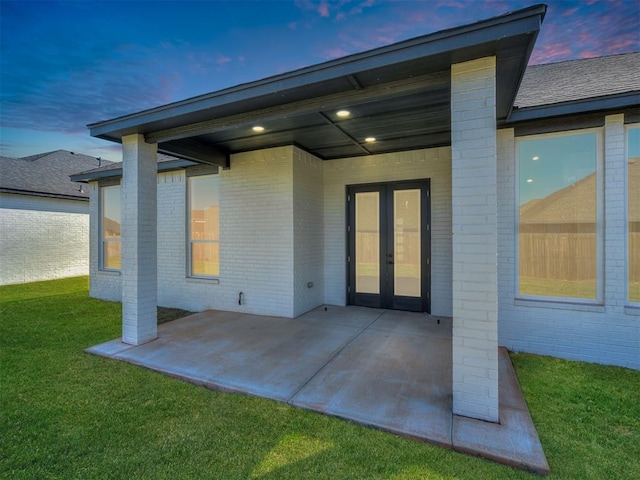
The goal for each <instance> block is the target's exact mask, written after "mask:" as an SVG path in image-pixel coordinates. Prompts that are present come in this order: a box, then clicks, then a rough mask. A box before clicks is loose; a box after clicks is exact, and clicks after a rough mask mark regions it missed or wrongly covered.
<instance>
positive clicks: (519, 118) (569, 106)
mask: <svg viewBox="0 0 640 480" xmlns="http://www.w3.org/2000/svg"><path fill="white" fill-rule="evenodd" d="M638 105H640V92H637V91H636V92H628V93H617V94H615V95H607V96H603V97H595V98H585V99H582V100H573V101H570V102H562V103H554V104H551V105H539V106H535V107H526V108H521V109H514V110H513V111H512V112H511V115H510V116H509V118H508V119H507V121H506V122H505V125H511V124H513V123H518V122H527V121H531V120H540V119H542V118H550V117H561V116H568V115H577V114H581V113H589V112H600V111H606V110H618V109H622V108H629V107H636V106H638Z"/></svg>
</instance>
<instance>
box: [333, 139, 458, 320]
mask: <svg viewBox="0 0 640 480" xmlns="http://www.w3.org/2000/svg"><path fill="white" fill-rule="evenodd" d="M426 178H430V179H431V313H432V314H434V315H444V316H450V315H451V312H452V307H451V302H452V300H451V149H450V148H448V147H443V148H433V149H428V150H413V151H410V152H399V153H389V154H385V155H371V156H366V157H356V158H345V159H340V160H329V161H326V162H324V182H325V186H324V257H325V280H324V285H325V303H328V304H332V305H345V304H346V291H347V286H346V275H347V273H346V268H347V267H346V242H347V239H346V207H345V199H346V187H347V185H357V184H366V183H377V182H392V181H401V180H416V179H426Z"/></svg>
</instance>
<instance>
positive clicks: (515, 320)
mask: <svg viewBox="0 0 640 480" xmlns="http://www.w3.org/2000/svg"><path fill="white" fill-rule="evenodd" d="M623 121H624V119H623V116H622V115H610V116H608V117H607V118H606V121H605V127H604V128H603V131H602V135H603V136H604V179H605V181H604V192H603V194H604V196H605V199H606V202H605V209H604V214H605V221H604V225H606V228H605V230H604V231H605V235H604V241H605V248H604V252H605V254H604V255H605V258H604V261H603V265H604V271H603V272H601V273H600V276H601V279H602V280H603V281H604V302H603V304H601V305H593V304H587V303H583V304H580V303H562V302H551V301H544V300H535V301H534V300H521V299H518V298H517V295H516V275H517V262H516V237H515V234H516V222H517V217H516V214H517V209H516V198H515V195H516V193H515V192H516V181H517V176H516V161H517V156H516V145H515V139H514V131H513V129H504V130H500V131H499V133H498V185H499V188H498V207H499V209H498V222H499V235H498V242H499V252H500V255H499V257H498V292H499V315H498V318H499V320H498V321H499V330H498V334H499V343H500V344H501V345H504V346H506V347H507V348H509V349H511V350H515V351H523V352H531V353H536V354H541V355H551V356H555V357H561V358H567V359H572V360H581V361H587V362H596V363H606V364H613V365H619V366H624V367H631V368H640V311H638V309H637V308H635V309H634V308H631V307H628V306H626V305H625V289H626V287H625V264H626V260H625V255H626V239H625V236H626V231H625V218H624V211H625V188H624V184H625V177H626V163H625V156H624V124H623ZM603 228H604V226H603Z"/></svg>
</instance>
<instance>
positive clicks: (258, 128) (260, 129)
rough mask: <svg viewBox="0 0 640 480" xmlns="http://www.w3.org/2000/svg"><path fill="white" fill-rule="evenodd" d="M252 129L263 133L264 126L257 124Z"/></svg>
mask: <svg viewBox="0 0 640 480" xmlns="http://www.w3.org/2000/svg"><path fill="white" fill-rule="evenodd" d="M252 130H253V131H254V132H256V133H262V132H264V127H261V126H260V125H256V126H255V127H253V129H252Z"/></svg>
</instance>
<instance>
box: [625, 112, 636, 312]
mask: <svg viewBox="0 0 640 480" xmlns="http://www.w3.org/2000/svg"><path fill="white" fill-rule="evenodd" d="M631 130H640V123H629V124H627V125H625V126H624V190H623V191H624V251H625V263H624V286H625V288H624V290H625V293H624V298H625V303H626V305H628V306H630V307H634V308H638V307H640V300H639V301H634V300H631V296H630V294H631V288H630V287H631V282H630V281H629V273H630V271H629V268H630V267H631V247H630V245H629V213H630V210H629V131H631Z"/></svg>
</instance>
